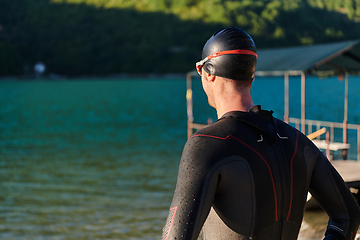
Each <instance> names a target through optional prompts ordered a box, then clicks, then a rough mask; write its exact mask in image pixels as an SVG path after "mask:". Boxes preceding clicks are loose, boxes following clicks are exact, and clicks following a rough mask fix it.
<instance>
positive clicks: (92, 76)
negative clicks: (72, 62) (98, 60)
mask: <svg viewBox="0 0 360 240" xmlns="http://www.w3.org/2000/svg"><path fill="white" fill-rule="evenodd" d="M185 76H186V73H118V74H81V75H62V74H56V73H48V74H44V75H41V76H36V75H35V74H28V75H18V76H16V75H14V76H0V81H11V80H75V79H84V78H87V79H98V78H104V79H113V78H119V79H121V78H124V79H128V78H185Z"/></svg>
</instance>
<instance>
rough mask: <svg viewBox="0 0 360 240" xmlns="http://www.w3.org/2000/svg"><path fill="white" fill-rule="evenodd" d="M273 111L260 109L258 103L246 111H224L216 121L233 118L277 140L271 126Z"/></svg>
mask: <svg viewBox="0 0 360 240" xmlns="http://www.w3.org/2000/svg"><path fill="white" fill-rule="evenodd" d="M272 114H273V111H267V110H262V109H261V106H260V105H256V106H253V107H251V108H250V109H249V111H248V112H241V111H231V112H227V113H225V114H224V115H223V116H222V117H221V118H219V120H218V121H221V120H222V119H225V118H234V119H236V120H238V121H241V122H244V123H246V124H249V125H251V126H253V127H255V128H257V129H258V130H260V131H261V132H263V133H265V134H266V135H267V136H269V137H270V138H272V140H274V141H276V140H277V135H276V131H275V129H274V127H273V121H274V118H273V116H272Z"/></svg>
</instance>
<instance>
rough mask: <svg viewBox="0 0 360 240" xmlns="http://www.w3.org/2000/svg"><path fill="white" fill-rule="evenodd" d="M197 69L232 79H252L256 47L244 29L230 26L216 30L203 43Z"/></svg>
mask: <svg viewBox="0 0 360 240" xmlns="http://www.w3.org/2000/svg"><path fill="white" fill-rule="evenodd" d="M202 58H203V60H202V61H200V62H199V63H197V68H198V70H201V67H202V66H203V67H204V70H205V71H206V72H207V73H209V74H211V75H214V76H220V77H225V78H229V79H234V80H253V79H254V75H255V66H256V58H257V54H256V47H255V43H254V41H253V39H252V38H251V37H250V35H249V34H247V33H246V32H245V31H243V30H241V29H239V28H236V27H230V28H225V29H223V30H220V31H218V32H216V33H215V34H214V35H213V36H212V37H211V38H210V39H209V40H208V41H207V42H206V44H205V46H204V48H203V52H202Z"/></svg>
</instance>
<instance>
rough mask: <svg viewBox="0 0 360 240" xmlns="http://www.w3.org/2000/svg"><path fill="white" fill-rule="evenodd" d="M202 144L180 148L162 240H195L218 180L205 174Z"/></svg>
mask: <svg viewBox="0 0 360 240" xmlns="http://www.w3.org/2000/svg"><path fill="white" fill-rule="evenodd" d="M202 140H203V139H201V138H200V139H199V138H191V139H189V140H188V142H187V143H186V145H185V147H184V151H183V154H182V157H181V161H180V166H179V173H178V179H177V184H176V189H175V193H174V197H173V200H172V203H171V206H170V211H169V215H168V218H167V221H166V224H165V227H164V229H163V235H162V240H170V239H172V240H173V239H189V240H196V239H197V238H198V235H199V233H200V231H201V228H202V225H203V224H204V222H205V220H206V218H207V216H208V214H209V211H210V208H211V205H212V202H213V199H214V196H215V191H216V185H217V181H218V180H217V177H218V176H217V175H216V173H209V171H210V169H211V164H210V163H209V161H208V159H207V158H208V157H210V156H209V149H206V144H205V143H204V142H203V141H202Z"/></svg>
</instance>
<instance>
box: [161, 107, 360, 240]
mask: <svg viewBox="0 0 360 240" xmlns="http://www.w3.org/2000/svg"><path fill="white" fill-rule="evenodd" d="M309 190H310V191H311V193H312V194H313V196H314V197H315V198H317V200H318V201H319V203H320V204H321V205H322V207H323V208H324V209H325V210H326V211H327V212H328V214H329V216H330V218H331V219H330V224H329V229H333V230H330V232H331V231H335V232H334V234H335V235H337V234H340V235H344V236H346V238H344V239H351V234H353V235H355V233H356V232H355V231H356V228H357V226H358V224H359V223H358V222H359V221H360V220H359V216H360V213H359V209H358V206H357V204H356V202H355V201H354V199H353V198H352V196H351V194H350V193H349V190H348V188H347V187H346V185H345V184H344V183H343V181H342V179H341V177H340V176H339V175H338V174H337V172H336V171H335V170H334V169H333V168H332V166H331V164H330V163H329V162H328V160H327V159H326V158H325V157H324V156H323V155H322V153H321V152H320V151H319V150H318V149H317V148H316V147H315V146H314V145H313V144H312V142H311V141H309V140H308V139H307V138H306V136H304V135H302V134H301V133H299V132H298V131H297V130H296V129H294V128H292V127H291V126H289V125H287V124H285V123H283V122H282V121H280V120H277V119H274V118H273V117H272V115H271V112H268V111H262V110H260V108H259V107H253V108H252V109H251V110H250V112H229V113H227V114H225V115H224V116H223V117H222V118H221V119H219V120H218V121H217V122H216V123H214V124H213V125H211V126H209V127H208V128H205V129H203V130H201V131H199V132H197V133H196V134H194V135H193V136H192V137H191V138H190V139H189V140H188V142H187V144H186V146H185V148H184V152H183V155H182V159H181V163H180V168H179V176H178V182H177V186H176V190H175V194H174V198H173V202H172V205H171V211H170V214H169V217H168V220H167V224H166V226H165V228H164V234H163V239H181V238H183V239H196V238H197V236H198V234H199V232H200V230H201V228H202V226H203V224H204V227H203V237H204V239H230V240H231V239H261V240H265V239H286V240H291V239H296V238H297V235H298V231H299V229H300V225H301V221H302V217H303V211H304V206H305V202H306V198H307V192H308V191H309ZM344 196H345V197H344ZM210 210H211V211H210ZM209 211H210V214H209ZM354 219H355V220H354ZM332 225H333V226H336V227H331V226H332ZM334 239H335V238H334Z"/></svg>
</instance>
